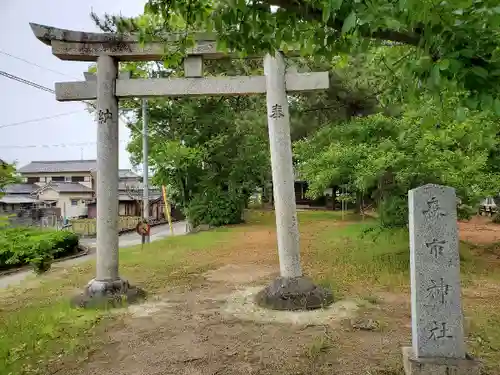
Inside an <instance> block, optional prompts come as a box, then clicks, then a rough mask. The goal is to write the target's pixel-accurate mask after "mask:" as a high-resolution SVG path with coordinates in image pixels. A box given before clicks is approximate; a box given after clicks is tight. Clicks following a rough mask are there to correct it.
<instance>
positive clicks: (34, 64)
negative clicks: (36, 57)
mask: <svg viewBox="0 0 500 375" xmlns="http://www.w3.org/2000/svg"><path fill="white" fill-rule="evenodd" d="M0 53H1V54H2V55H5V56H9V57H12V58H13V59H16V60H19V61H23V62H25V63H27V64H30V65H33V66H36V67H37V68H40V69H45V70H47V71H49V72H52V73H55V74H59V75H61V76H66V77H71V78H75V77H73V76H70V75H69V74H65V73H61V72H58V71H57V70H53V69H50V68H47V67H45V66H41V65H38V64H36V63H34V62H33V61H29V60H26V59H23V58H22V57H19V56H15V55H12V54H10V53H7V52H5V51H2V50H0Z"/></svg>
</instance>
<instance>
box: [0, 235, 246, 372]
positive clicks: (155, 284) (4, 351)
mask: <svg viewBox="0 0 500 375" xmlns="http://www.w3.org/2000/svg"><path fill="white" fill-rule="evenodd" d="M237 230H239V229H237ZM234 231H235V230H233V231H231V230H228V229H227V228H221V229H219V230H213V231H208V232H201V233H198V234H196V235H187V236H180V237H172V238H167V239H165V240H160V241H155V242H153V243H151V244H149V245H146V246H144V248H143V249H142V250H141V246H135V247H130V248H125V249H122V250H121V251H120V272H121V274H122V276H123V277H125V278H127V279H129V280H130V281H131V282H132V283H133V284H135V285H140V286H141V287H143V288H144V289H145V290H147V291H148V292H151V293H155V292H160V291H162V290H164V289H166V288H169V287H172V286H175V285H180V284H186V283H189V282H192V281H194V280H195V279H196V278H198V277H199V274H200V273H201V272H203V271H205V270H207V269H209V268H210V267H212V266H213V265H214V264H215V253H216V251H217V250H218V249H221V248H222V247H224V246H227V245H228V244H229V243H230V242H231V238H232V235H233V232H234ZM94 269H95V262H94V261H91V262H88V263H86V264H83V265H79V266H74V267H72V268H71V269H69V270H68V272H66V273H62V272H61V271H59V272H51V273H50V274H48V275H46V277H43V278H39V279H35V280H34V281H33V279H32V280H30V281H29V282H26V285H24V284H23V285H21V286H19V287H15V288H9V289H6V290H2V291H0V363H2V364H5V365H4V366H1V367H0V374H1V375H4V374H5V375H7V374H15V375H23V374H43V373H46V372H47V371H46V370H47V368H46V366H47V364H49V362H50V358H53V357H54V356H58V355H62V356H63V355H70V354H74V353H77V352H81V351H85V349H86V348H88V346H89V345H90V343H93V342H94V340H95V333H96V330H95V328H96V327H97V326H98V324H99V323H100V322H101V321H102V320H104V321H107V320H110V319H113V316H112V315H110V314H109V313H108V312H107V311H106V310H99V311H96V310H77V309H73V308H70V306H69V297H70V296H71V295H72V294H73V293H77V292H79V291H80V290H81V288H82V287H83V286H84V285H85V284H86V283H87V282H88V281H89V280H90V279H91V278H92V277H93V275H94ZM30 284H33V286H31V287H30V286H29V285H30Z"/></svg>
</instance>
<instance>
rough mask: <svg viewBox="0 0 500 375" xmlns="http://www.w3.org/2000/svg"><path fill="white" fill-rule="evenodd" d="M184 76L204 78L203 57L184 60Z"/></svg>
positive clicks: (189, 57) (191, 57)
mask: <svg viewBox="0 0 500 375" xmlns="http://www.w3.org/2000/svg"><path fill="white" fill-rule="evenodd" d="M184 76H185V77H191V78H199V77H203V56H187V57H186V58H185V59H184Z"/></svg>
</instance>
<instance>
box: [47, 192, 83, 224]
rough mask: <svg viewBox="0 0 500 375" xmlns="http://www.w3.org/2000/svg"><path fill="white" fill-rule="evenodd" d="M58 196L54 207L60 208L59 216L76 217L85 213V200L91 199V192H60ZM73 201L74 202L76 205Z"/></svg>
mask: <svg viewBox="0 0 500 375" xmlns="http://www.w3.org/2000/svg"><path fill="white" fill-rule="evenodd" d="M47 190H48V189H47ZM59 196H60V198H59V200H58V201H57V205H56V207H60V208H61V216H63V217H76V216H85V215H87V211H88V210H87V202H88V201H89V200H91V199H92V192H88V193H60V194H59ZM73 203H76V205H74V204H73Z"/></svg>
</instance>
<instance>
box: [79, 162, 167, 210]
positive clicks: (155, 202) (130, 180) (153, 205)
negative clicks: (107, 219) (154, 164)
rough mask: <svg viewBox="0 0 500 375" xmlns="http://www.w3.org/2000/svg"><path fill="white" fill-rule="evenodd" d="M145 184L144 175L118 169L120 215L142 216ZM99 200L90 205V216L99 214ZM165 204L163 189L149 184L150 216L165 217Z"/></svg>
mask: <svg viewBox="0 0 500 375" xmlns="http://www.w3.org/2000/svg"><path fill="white" fill-rule="evenodd" d="M96 177H97V176H96V174H95V173H94V178H95V179H97V178H96ZM143 192H144V184H143V182H142V177H141V176H139V175H137V174H136V173H134V172H133V171H131V170H129V169H120V170H119V171H118V213H119V215H120V216H142V202H143ZM96 203H97V202H96V201H94V202H92V203H90V204H89V205H88V217H89V218H94V217H96V215H97V204H96ZM164 206H165V205H164V204H163V199H162V195H161V190H160V189H159V188H157V187H155V186H153V185H152V184H151V183H150V185H149V217H150V218H151V219H152V220H163V219H164Z"/></svg>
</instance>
